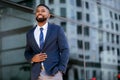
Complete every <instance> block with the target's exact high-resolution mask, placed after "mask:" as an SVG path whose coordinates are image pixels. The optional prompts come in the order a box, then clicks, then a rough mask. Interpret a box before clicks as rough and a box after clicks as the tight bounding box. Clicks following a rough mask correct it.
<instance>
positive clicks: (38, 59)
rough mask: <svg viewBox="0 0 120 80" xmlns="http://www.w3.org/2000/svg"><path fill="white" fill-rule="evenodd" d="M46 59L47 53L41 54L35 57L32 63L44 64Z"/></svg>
mask: <svg viewBox="0 0 120 80" xmlns="http://www.w3.org/2000/svg"><path fill="white" fill-rule="evenodd" d="M46 58H47V55H46V53H39V54H36V55H35V56H33V58H32V62H43V61H45V60H46Z"/></svg>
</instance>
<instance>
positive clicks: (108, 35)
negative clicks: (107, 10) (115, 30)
mask: <svg viewBox="0 0 120 80" xmlns="http://www.w3.org/2000/svg"><path fill="white" fill-rule="evenodd" d="M109 38H110V34H109V32H107V42H109Z"/></svg>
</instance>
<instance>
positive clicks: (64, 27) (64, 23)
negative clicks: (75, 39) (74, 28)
mask: <svg viewBox="0 0 120 80" xmlns="http://www.w3.org/2000/svg"><path fill="white" fill-rule="evenodd" d="M60 24H61V26H62V27H63V29H64V31H65V32H66V22H61V23H60Z"/></svg>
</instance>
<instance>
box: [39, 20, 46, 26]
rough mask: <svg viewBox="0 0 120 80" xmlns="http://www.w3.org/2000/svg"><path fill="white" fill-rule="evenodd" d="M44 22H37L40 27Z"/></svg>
mask: <svg viewBox="0 0 120 80" xmlns="http://www.w3.org/2000/svg"><path fill="white" fill-rule="evenodd" d="M45 24H46V21H45V22H38V25H39V26H40V27H42V26H43V25H45Z"/></svg>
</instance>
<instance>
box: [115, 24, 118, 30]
mask: <svg viewBox="0 0 120 80" xmlns="http://www.w3.org/2000/svg"><path fill="white" fill-rule="evenodd" d="M115 27H116V31H119V27H118V24H117V23H116V24H115Z"/></svg>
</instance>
